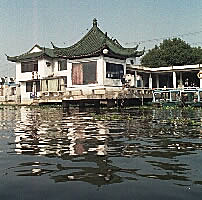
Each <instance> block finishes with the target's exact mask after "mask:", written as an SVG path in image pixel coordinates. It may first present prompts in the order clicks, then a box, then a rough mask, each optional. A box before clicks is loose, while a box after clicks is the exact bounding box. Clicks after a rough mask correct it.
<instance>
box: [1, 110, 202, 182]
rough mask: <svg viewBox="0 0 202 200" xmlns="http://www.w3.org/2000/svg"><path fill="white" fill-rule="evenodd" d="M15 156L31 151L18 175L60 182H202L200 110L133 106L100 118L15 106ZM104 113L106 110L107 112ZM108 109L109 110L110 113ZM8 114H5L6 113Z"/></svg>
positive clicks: (13, 145)
mask: <svg viewBox="0 0 202 200" xmlns="http://www.w3.org/2000/svg"><path fill="white" fill-rule="evenodd" d="M15 112H16V114H17V116H18V117H17V118H15V122H16V123H15V126H14V127H15V129H14V130H15V140H14V142H13V143H12V142H11V143H10V145H11V148H12V147H14V149H13V150H10V151H9V154H10V155H16V154H17V155H19V156H21V155H27V156H29V160H31V161H29V162H26V161H25V160H24V161H21V162H20V163H19V162H18V164H17V165H16V166H15V167H14V172H15V173H16V174H17V175H18V176H45V175H48V177H49V178H50V179H51V180H54V182H55V183H58V182H67V181H68V182H71V181H81V182H86V183H90V184H93V185H97V186H102V185H106V184H113V183H121V182H126V181H143V180H147V179H153V180H161V181H170V182H171V183H172V184H176V185H180V186H187V185H188V186H190V185H193V184H201V182H202V174H201V172H199V171H198V170H193V169H198V168H200V166H199V163H200V161H202V153H201V150H202V141H201V137H202V131H201V121H202V120H201V119H202V114H201V112H200V110H191V111H189V112H188V111H187V110H174V109H171V110H162V109H146V110H143V109H133V110H128V111H123V112H122V113H116V112H114V113H110V115H112V114H114V115H116V114H117V115H120V114H121V115H122V116H127V115H130V119H129V118H127V117H126V118H124V117H123V118H122V119H119V120H116V119H114V120H102V119H99V120H96V118H94V117H93V116H92V115H91V114H90V113H87V112H86V113H78V112H72V113H71V114H66V113H63V112H62V110H61V109H58V108H43V109H42V108H29V107H21V108H18V110H16V111H15ZM103 112H104V111H103ZM105 114H109V113H105ZM3 118H4V117H3Z"/></svg>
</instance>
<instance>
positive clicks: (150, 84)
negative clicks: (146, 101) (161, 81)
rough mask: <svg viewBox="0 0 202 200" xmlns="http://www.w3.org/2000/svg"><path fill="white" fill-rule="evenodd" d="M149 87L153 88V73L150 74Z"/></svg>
mask: <svg viewBox="0 0 202 200" xmlns="http://www.w3.org/2000/svg"><path fill="white" fill-rule="evenodd" d="M149 88H150V89H152V75H151V73H150V74H149Z"/></svg>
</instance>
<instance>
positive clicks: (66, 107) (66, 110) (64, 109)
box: [62, 100, 69, 112]
mask: <svg viewBox="0 0 202 200" xmlns="http://www.w3.org/2000/svg"><path fill="white" fill-rule="evenodd" d="M62 108H63V111H64V112H69V102H68V101H66V100H63V101H62Z"/></svg>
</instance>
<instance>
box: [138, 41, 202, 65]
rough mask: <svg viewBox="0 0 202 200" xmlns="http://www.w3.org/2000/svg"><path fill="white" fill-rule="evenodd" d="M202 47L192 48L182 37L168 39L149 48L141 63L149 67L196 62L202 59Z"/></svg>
mask: <svg viewBox="0 0 202 200" xmlns="http://www.w3.org/2000/svg"><path fill="white" fill-rule="evenodd" d="M201 53H202V50H201V48H192V47H191V46H190V45H189V44H188V43H186V42H185V41H183V40H181V39H180V38H174V39H166V40H164V41H163V42H162V43H160V45H159V46H155V47H154V48H153V49H151V50H149V51H148V53H146V54H145V55H144V56H143V57H142V59H141V64H142V65H144V66H147V67H163V66H173V65H188V64H196V63H197V62H199V61H202V54H201Z"/></svg>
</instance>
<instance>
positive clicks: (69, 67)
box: [67, 62, 72, 87]
mask: <svg viewBox="0 0 202 200" xmlns="http://www.w3.org/2000/svg"><path fill="white" fill-rule="evenodd" d="M67 87H72V63H69V62H68V63H67Z"/></svg>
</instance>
